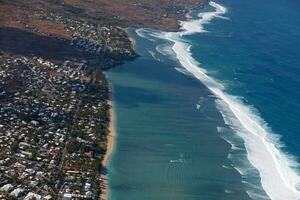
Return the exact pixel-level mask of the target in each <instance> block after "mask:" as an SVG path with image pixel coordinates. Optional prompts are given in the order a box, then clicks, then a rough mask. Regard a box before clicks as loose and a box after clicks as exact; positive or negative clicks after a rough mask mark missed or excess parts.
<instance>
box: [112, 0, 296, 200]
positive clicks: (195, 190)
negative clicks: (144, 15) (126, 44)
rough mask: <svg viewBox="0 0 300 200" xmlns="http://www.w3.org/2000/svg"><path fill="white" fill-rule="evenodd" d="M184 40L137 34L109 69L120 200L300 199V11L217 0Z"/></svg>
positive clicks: (287, 4) (288, 1)
mask: <svg viewBox="0 0 300 200" xmlns="http://www.w3.org/2000/svg"><path fill="white" fill-rule="evenodd" d="M191 18H192V19H191V20H189V21H186V22H181V27H182V28H181V31H180V32H169V33H167V32H162V31H159V30H152V29H138V30H134V29H131V30H130V31H129V33H130V35H131V37H132V38H134V39H135V40H136V43H135V50H136V51H137V53H138V54H139V55H140V57H139V58H138V59H136V60H135V61H133V62H130V63H126V64H124V65H122V66H119V67H117V68H115V69H113V70H111V71H109V72H108V74H107V75H108V77H109V80H110V81H111V83H112V87H113V98H114V107H115V111H116V118H117V122H116V129H117V138H116V148H115V150H114V153H113V155H112V157H111V160H110V163H109V167H108V172H109V174H108V176H109V199H110V200H119V199H120V200H123V199H124V200H125V199H130V200H135V199H139V200H140V199H153V200H154V199H155V200H157V199H158V200H159V199H163V200H165V199H172V200H177V199H180V200H181V199H195V200H199V199H205V200H214V199H216V200H217V199H222V200H226V199H228V200H229V199H230V200H234V199H237V200H241V199H255V200H256V199H258V200H260V199H272V200H297V199H300V175H299V169H300V168H299V163H300V135H299V134H298V132H299V130H300V123H299V121H300V104H299V100H300V89H298V86H300V3H299V2H298V1H296V0H285V1H283V0H275V1H271V0H266V1H258V0H250V1H233V0H222V1H216V2H213V1H210V2H209V4H208V5H207V6H206V7H205V8H204V9H201V10H198V11H194V12H193V13H191Z"/></svg>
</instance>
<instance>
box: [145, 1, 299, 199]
mask: <svg viewBox="0 0 300 200" xmlns="http://www.w3.org/2000/svg"><path fill="white" fill-rule="evenodd" d="M209 5H210V6H211V7H212V8H214V11H212V12H203V13H200V14H199V15H198V17H199V19H193V20H189V21H185V22H181V28H182V31H180V32H168V33H163V36H160V37H161V38H165V39H167V40H169V41H171V42H172V43H173V45H172V49H173V51H174V52H175V55H176V58H177V59H178V61H179V62H180V64H181V65H182V67H184V68H185V69H186V70H187V71H188V72H190V73H191V74H193V76H194V77H195V78H197V79H198V80H200V81H201V82H202V83H203V84H204V85H206V87H207V88H208V89H209V90H210V91H211V92H212V93H213V94H214V95H215V96H216V97H218V100H217V105H218V106H217V107H218V109H219V110H220V112H221V114H222V116H223V118H224V120H225V122H226V123H227V124H228V125H229V126H230V127H231V128H232V129H233V130H234V131H235V132H236V133H237V134H238V136H239V137H240V138H242V140H243V141H244V145H245V148H246V150H247V158H248V160H249V161H250V163H251V164H252V165H253V166H254V167H255V168H256V169H257V170H258V172H259V174H260V178H261V184H262V187H263V189H264V190H265V192H266V193H267V195H268V196H269V197H270V198H271V199H272V200H298V199H300V191H299V188H297V186H299V185H300V176H299V174H298V172H297V171H296V170H295V168H297V167H298V164H297V163H296V162H295V161H294V160H293V159H292V158H290V157H289V156H288V155H286V154H285V153H284V152H283V151H282V150H281V149H280V148H279V147H278V146H280V141H279V139H278V137H276V135H275V134H273V133H272V131H271V129H270V128H269V127H268V126H267V125H266V123H265V122H264V120H263V119H262V118H261V117H259V115H258V114H257V113H256V112H255V111H254V110H253V109H252V108H251V107H250V106H247V105H245V104H244V103H243V102H242V101H240V100H239V98H237V97H235V96H232V95H229V94H227V93H226V92H225V89H224V86H223V85H222V84H221V83H219V82H218V81H217V80H215V79H214V78H212V77H210V76H209V75H207V73H206V71H205V70H204V69H203V68H201V67H200V63H199V62H197V61H196V60H195V59H194V58H193V57H192V54H191V53H190V48H191V46H192V45H191V44H189V43H187V42H186V41H185V40H184V39H183V36H185V35H190V34H195V33H201V32H206V31H205V30H204V27H203V26H204V25H205V24H207V23H210V22H211V20H212V19H214V18H222V19H224V17H223V16H222V15H224V14H225V13H226V12H227V9H226V8H225V7H224V6H222V5H220V4H217V3H215V2H212V1H211V2H210V3H209ZM225 19H226V18H225ZM139 33H140V34H141V32H139ZM250 196H251V195H250Z"/></svg>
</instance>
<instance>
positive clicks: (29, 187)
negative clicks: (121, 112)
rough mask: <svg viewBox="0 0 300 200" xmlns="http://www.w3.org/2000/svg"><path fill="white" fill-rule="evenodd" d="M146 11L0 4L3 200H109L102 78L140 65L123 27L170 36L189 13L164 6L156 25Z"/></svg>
mask: <svg viewBox="0 0 300 200" xmlns="http://www.w3.org/2000/svg"><path fill="white" fill-rule="evenodd" d="M102 3H103V2H102ZM119 3H120V2H119ZM151 3H152V2H147V1H145V2H142V3H138V2H135V1H128V2H126V3H120V7H117V6H116V5H117V4H109V5H112V7H109V8H105V9H106V10H105V11H104V10H101V9H100V8H101V6H99V4H101V2H98V1H97V2H94V4H90V3H88V2H83V1H79V2H76V3H75V2H72V1H60V0H59V1H57V2H56V3H53V2H51V1H42V0H30V1H20V0H16V1H8V0H3V1H1V2H0V17H1V21H0V199H8V200H9V199H24V200H32V199H36V200H40V199H44V200H48V199H103V198H104V199H105V197H102V195H101V194H103V193H104V190H105V187H106V185H105V184H106V182H105V180H103V179H104V178H103V174H105V173H106V170H105V166H103V163H102V162H103V159H104V156H105V153H106V150H107V148H108V147H107V145H108V144H107V140H108V135H109V131H110V130H109V124H110V121H111V116H110V109H111V105H110V103H109V101H110V97H111V94H110V93H111V91H110V87H109V83H108V82H107V79H106V77H105V74H104V72H103V70H106V69H109V68H112V67H115V66H117V65H120V64H122V63H124V62H127V61H130V60H133V59H135V58H136V57H137V55H136V53H135V52H134V50H133V43H132V41H131V39H130V38H129V36H128V34H127V32H126V30H125V28H126V27H128V26H132V27H143V26H145V27H147V26H148V27H154V28H157V26H156V24H160V25H161V26H164V27H166V29H167V30H174V27H176V26H177V19H178V17H177V15H178V16H181V17H182V16H183V15H185V14H186V13H187V11H188V9H187V8H185V7H184V3H183V4H182V5H181V4H180V5H178V6H177V7H174V4H173V3H172V1H170V2H169V1H168V2H166V3H164V4H163V5H162V6H161V7H159V8H160V9H161V11H160V12H159V18H157V16H156V15H154V13H152V10H153V8H152V7H151V6H150V5H151ZM200 3H201V2H200ZM186 4H187V5H188V6H191V5H190V4H189V3H186ZM103 5H108V4H103ZM197 5H199V2H197V3H196V4H195V5H194V6H197ZM94 7H97V10H96V13H93V12H94V11H93V8H94ZM125 7H126V8H128V10H130V9H131V10H132V9H134V11H136V12H137V13H141V14H139V15H138V16H142V15H143V13H147V17H148V18H149V19H147V20H145V19H143V18H140V17H137V18H136V19H133V18H130V17H132V16H131V15H130V16H129V15H128V14H127V13H126V12H123V11H124V10H123V8H125ZM119 8H121V10H122V12H121V11H120V12H119V13H118V15H115V16H113V15H111V14H110V15H108V14H107V13H110V12H111V13H113V12H115V10H114V9H119ZM99 9H100V11H99ZM90 11H93V12H90ZM90 13H93V14H90ZM99 13H100V14H99ZM105 16H109V17H105ZM127 17H128V19H127V20H125V19H126V18H127ZM158 20H163V21H164V22H163V23H160V22H159V21H158ZM171 21H172V23H170V22H171ZM142 22H144V23H145V24H143V23H142ZM174 22H175V23H174ZM164 24H170V27H168V28H167V26H165V25H164Z"/></svg>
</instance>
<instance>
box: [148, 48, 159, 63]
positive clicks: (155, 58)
mask: <svg viewBox="0 0 300 200" xmlns="http://www.w3.org/2000/svg"><path fill="white" fill-rule="evenodd" d="M148 52H149V54H150V55H151V56H152V58H153V59H154V60H156V61H159V62H160V61H161V60H160V59H159V58H158V57H156V54H155V52H154V51H151V50H149V51H148Z"/></svg>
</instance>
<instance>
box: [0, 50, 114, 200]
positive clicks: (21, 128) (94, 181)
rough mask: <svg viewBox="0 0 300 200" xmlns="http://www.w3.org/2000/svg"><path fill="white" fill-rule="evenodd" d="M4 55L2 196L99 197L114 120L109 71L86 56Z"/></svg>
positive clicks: (0, 114) (0, 157)
mask: <svg viewBox="0 0 300 200" xmlns="http://www.w3.org/2000/svg"><path fill="white" fill-rule="evenodd" d="M0 59H1V65H0V83H1V84H0V104H1V107H0V122H1V123H0V172H1V173H0V196H1V198H4V199H6V198H12V199H17V198H21V197H22V199H57V198H58V197H59V198H60V199H71V198H73V197H81V198H87V199H89V198H90V199H95V197H96V196H98V195H99V192H100V181H99V177H100V176H99V173H100V169H101V164H100V163H101V160H102V157H103V154H104V153H105V148H106V146H105V145H106V135H107V131H108V129H107V124H108V122H109V114H108V109H109V106H108V104H107V99H108V98H109V89H108V85H107V84H106V82H105V79H104V75H103V74H101V73H100V74H98V75H96V74H95V73H91V72H90V71H89V68H88V66H87V65H86V61H84V60H83V61H82V62H75V61H65V62H64V63H63V64H62V65H58V64H54V63H52V62H51V61H48V60H44V59H42V58H37V57H34V58H32V59H31V58H26V57H18V58H13V59H12V57H10V56H7V55H1V57H0Z"/></svg>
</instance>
